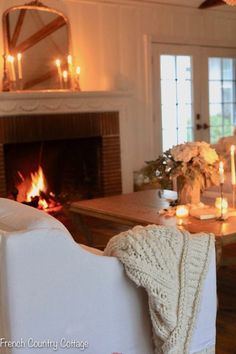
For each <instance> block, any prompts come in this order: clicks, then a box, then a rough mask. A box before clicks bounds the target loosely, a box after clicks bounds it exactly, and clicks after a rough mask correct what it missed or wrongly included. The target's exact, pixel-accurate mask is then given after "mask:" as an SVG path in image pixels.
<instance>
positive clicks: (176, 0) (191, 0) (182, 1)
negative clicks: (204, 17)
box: [133, 0, 236, 11]
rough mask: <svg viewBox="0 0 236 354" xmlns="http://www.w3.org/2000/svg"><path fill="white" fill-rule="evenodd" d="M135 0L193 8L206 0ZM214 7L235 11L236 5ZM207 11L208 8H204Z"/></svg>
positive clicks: (220, 9)
mask: <svg viewBox="0 0 236 354" xmlns="http://www.w3.org/2000/svg"><path fill="white" fill-rule="evenodd" d="M133 1H139V2H146V3H153V4H165V5H175V6H186V7H192V8H198V7H199V5H201V3H202V2H203V1H204V0H133ZM212 9H215V10H218V11H222V10H223V11H235V10H236V6H234V7H232V6H227V5H225V6H224V5H223V6H216V7H212ZM204 11H206V10H204Z"/></svg>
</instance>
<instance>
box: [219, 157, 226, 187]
mask: <svg viewBox="0 0 236 354" xmlns="http://www.w3.org/2000/svg"><path fill="white" fill-rule="evenodd" d="M219 173H220V184H223V183H224V181H225V177H224V164H223V162H222V161H220V164H219Z"/></svg>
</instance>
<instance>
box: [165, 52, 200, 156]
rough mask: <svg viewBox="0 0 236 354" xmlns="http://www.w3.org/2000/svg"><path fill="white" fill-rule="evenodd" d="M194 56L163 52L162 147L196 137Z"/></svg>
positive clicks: (167, 147)
mask: <svg viewBox="0 0 236 354" xmlns="http://www.w3.org/2000/svg"><path fill="white" fill-rule="evenodd" d="M192 76H193V75H192V58H191V56H188V55H161V56H160V81H161V120H162V124H161V126H162V150H163V151H165V150H167V149H169V148H171V147H172V146H173V145H176V144H181V143H184V142H186V141H192V140H193V99H192V85H193V82H192Z"/></svg>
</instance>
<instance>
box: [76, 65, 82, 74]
mask: <svg viewBox="0 0 236 354" xmlns="http://www.w3.org/2000/svg"><path fill="white" fill-rule="evenodd" d="M80 72H81V69H80V66H77V68H76V74H77V75H80Z"/></svg>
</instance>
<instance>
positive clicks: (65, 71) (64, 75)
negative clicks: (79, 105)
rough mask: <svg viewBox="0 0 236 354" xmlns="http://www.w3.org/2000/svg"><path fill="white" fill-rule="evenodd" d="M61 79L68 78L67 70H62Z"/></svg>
mask: <svg viewBox="0 0 236 354" xmlns="http://www.w3.org/2000/svg"><path fill="white" fill-rule="evenodd" d="M62 76H63V79H65V80H67V79H68V71H67V70H64V71H63V73H62Z"/></svg>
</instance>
